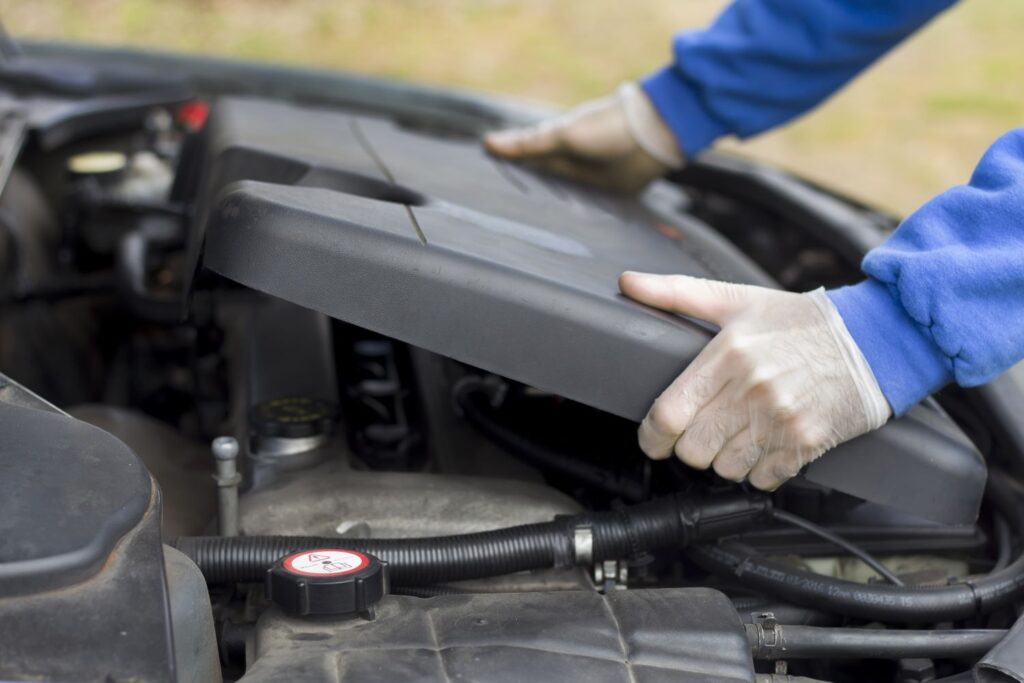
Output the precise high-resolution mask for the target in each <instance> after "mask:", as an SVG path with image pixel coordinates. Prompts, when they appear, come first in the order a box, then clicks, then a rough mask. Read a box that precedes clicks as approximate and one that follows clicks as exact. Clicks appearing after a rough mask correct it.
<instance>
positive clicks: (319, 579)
mask: <svg viewBox="0 0 1024 683" xmlns="http://www.w3.org/2000/svg"><path fill="white" fill-rule="evenodd" d="M387 590H388V576H387V564H386V563H385V562H382V561H381V560H378V559H377V558H376V557H374V556H373V555H366V554H364V553H360V552H357V551H355V550H346V549H344V548H317V549H315V550H303V551H302V552H298V553H292V554H291V555H288V556H287V557H283V558H281V559H280V560H278V561H277V562H276V563H275V564H274V566H273V567H271V568H270V569H269V570H268V571H267V597H269V598H270V599H271V600H273V601H274V602H275V603H277V604H278V605H279V606H280V607H281V609H282V610H284V611H285V613H287V614H291V615H293V616H309V615H327V614H333V615H343V614H364V615H367V614H372V612H373V606H374V605H375V604H377V603H378V602H379V601H380V599H381V598H382V597H384V595H385V594H386V593H387Z"/></svg>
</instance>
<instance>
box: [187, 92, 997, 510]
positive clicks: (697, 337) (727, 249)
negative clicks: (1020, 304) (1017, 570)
mask: <svg viewBox="0 0 1024 683" xmlns="http://www.w3.org/2000/svg"><path fill="white" fill-rule="evenodd" d="M206 154H207V170H206V178H207V182H206V185H205V193H206V194H205V195H204V197H202V198H201V199H200V207H201V209H200V220H199V222H198V227H199V228H200V229H202V228H205V234H204V232H203V231H202V230H200V231H199V232H197V233H196V234H195V235H193V236H192V243H191V252H192V256H193V259H194V260H195V262H196V264H197V265H198V264H199V262H200V261H201V262H202V263H203V264H205V266H206V267H208V268H210V269H212V270H214V271H216V272H217V273H220V274H221V275H223V276H225V277H227V278H229V279H232V280H235V281H237V282H239V283H242V284H244V285H246V286H249V287H251V288H254V289H257V290H260V291H264V292H267V293H269V294H272V295H274V296H276V297H280V298H283V299H286V300H288V301H291V302H294V303H297V304H299V305H301V306H305V307H308V308H312V309H315V310H317V311H321V312H323V313H326V314H327V315H330V316H332V317H335V318H339V319H342V320H345V321H348V322H351V323H354V324H356V325H359V326H361V327H365V328H368V329H371V330H373V331H375V332H379V333H381V334H385V335H388V336H390V337H394V338H396V339H400V340H402V341H405V342H408V343H410V344H413V345H415V346H418V347H422V348H425V349H427V350H430V351H433V352H436V353H439V354H443V355H445V356H449V357H452V358H455V359H457V360H460V361H463V362H466V363H469V364H471V365H474V366H477V367H480V368H483V369H485V370H489V371H492V372H495V373H498V374H501V375H504V376H506V377H510V378H512V379H515V380H518V381H521V382H524V383H526V384H529V385H532V386H535V387H538V388H541V389H545V390H548V391H551V392H554V393H558V394H560V395H563V396H566V397H568V398H571V399H574V400H576V401H579V402H581V403H585V404H587V405H590V406H593V407H596V408H599V409H601V410H605V411H607V412H610V413H614V414H616V415H620V416H623V417H626V418H629V419H633V420H637V421H639V420H640V419H641V418H642V417H643V415H644V414H645V412H646V411H647V409H648V407H649V406H650V404H651V402H652V401H653V399H654V398H655V397H656V396H657V395H658V394H659V393H660V392H661V391H662V389H663V388H664V387H665V386H666V385H667V384H668V383H669V382H670V381H671V380H672V379H673V378H674V377H676V376H677V375H678V374H679V372H681V371H682V369H683V368H685V367H686V365H687V364H689V363H690V362H691V361H692V360H693V358H694V357H696V355H697V354H698V353H699V352H700V350H701V349H702V348H703V347H704V345H705V344H706V343H707V341H708V340H709V339H710V338H711V335H712V334H713V333H714V328H712V327H710V326H708V325H706V324H705V323H702V322H699V321H692V320H688V319H684V318H681V317H679V316H674V315H668V314H665V313H662V312H659V311H655V310H653V309H650V308H647V307H645V306H642V305H640V304H637V303H636V302H633V301H630V300H628V299H626V298H625V297H623V296H622V295H621V294H619V292H618V287H617V278H618V276H619V274H620V273H621V272H622V271H624V270H642V271H648V272H656V273H684V274H687V275H693V276H697V277H706V278H712V279H719V280H727V281H731V282H743V283H750V284H760V285H766V286H772V285H773V283H772V281H771V279H770V278H769V277H768V276H767V275H766V274H765V273H764V272H763V271H761V270H760V269H759V268H758V267H757V266H756V265H754V264H753V263H752V262H751V261H750V259H748V258H747V257H746V256H745V255H744V254H742V253H740V252H739V251H738V250H737V249H736V248H735V247H734V246H732V245H731V244H730V243H728V242H726V241H725V240H724V239H723V238H721V237H720V236H719V235H718V234H717V233H715V232H714V231H713V230H711V229H710V228H709V227H708V226H706V225H704V224H703V223H701V222H700V221H697V220H695V219H693V218H692V217H690V216H688V215H687V214H686V213H685V210H684V207H685V198H684V196H683V195H682V194H681V193H680V191H679V190H677V189H676V188H674V187H672V186H670V185H668V184H665V183H655V184H654V186H653V187H652V188H651V189H650V190H649V191H648V192H647V193H646V194H645V195H644V197H643V198H642V199H641V200H637V199H632V198H628V197H623V196H615V195H610V194H608V193H601V192H597V191H595V190H592V189H590V188H586V187H581V186H577V185H574V184H572V183H568V182H566V181H562V180H558V179H553V178H550V177H546V176H542V175H538V174H535V173H533V172H530V171H528V170H526V169H524V168H521V167H518V166H515V165H512V164H508V163H505V162H502V161H498V160H495V159H492V158H490V157H488V156H486V155H485V154H484V153H483V152H482V151H481V149H480V146H479V144H478V143H477V142H476V141H475V140H467V139H463V138H457V139H451V138H443V137H440V136H436V135H428V134H425V133H422V132H412V131H409V130H405V129H403V128H400V127H398V126H397V125H395V124H393V123H389V122H386V121H382V120H379V119H371V118H367V117H359V116H351V115H346V114H343V113H337V112H330V111H325V110H316V109H312V108H299V107H294V106H290V105H285V104H277V103H268V102H265V101H255V100H240V99H225V100H222V101H220V102H218V103H217V105H216V107H215V108H214V113H213V116H212V118H211V121H210V123H209V127H208V130H207V151H206ZM204 244H205V252H204V251H203V246H204ZM936 420H938V422H940V423H942V425H941V426H942V427H943V429H942V430H940V432H938V433H935V434H931V431H932V425H934V424H938V423H937V422H936ZM922 425H923V426H922ZM914 435H917V436H921V437H922V438H912V437H914ZM933 437H934V438H933ZM897 446H898V447H899V448H900V449H903V450H896V447H897ZM826 462H827V465H826V464H825V463H826ZM869 462H870V463H871V467H867V466H866V465H867V464H868V463H869ZM806 476H807V477H808V478H809V479H811V480H812V481H815V482H817V483H820V484H823V485H826V486H829V487H832V488H835V489H837V490H840V491H844V492H847V493H851V494H853V495H856V496H859V497H862V498H865V499H867V500H871V501H873V502H877V503H881V504H885V505H892V506H895V507H898V508H901V509H904V510H907V511H909V512H912V513H914V514H917V515H920V516H922V517H926V518H931V519H936V520H939V521H942V522H946V523H953V524H967V523H971V522H973V520H974V518H975V516H976V515H977V511H978V505H979V504H980V500H981V495H982V489H983V486H984V480H985V467H984V463H983V462H982V461H981V459H980V457H979V456H978V454H977V453H976V451H975V450H974V449H973V447H972V446H971V445H970V443H969V442H968V441H967V440H966V439H965V438H964V437H963V435H962V434H960V433H959V431H958V430H957V429H956V428H955V427H954V426H952V424H951V423H949V421H948V420H947V419H946V418H944V417H941V416H938V415H932V414H931V413H928V412H927V409H920V408H919V409H915V410H914V411H912V413H911V415H910V416H908V418H905V419H904V420H899V421H896V422H893V423H891V424H890V425H888V426H886V427H885V428H883V430H881V432H879V433H876V434H872V435H869V436H867V437H863V438H862V439H859V440H857V441H854V442H852V443H851V444H847V445H844V446H842V447H840V448H838V449H836V450H834V451H833V452H832V453H830V454H829V455H828V456H827V458H826V459H823V460H821V461H819V462H818V463H815V464H813V465H811V466H810V468H809V469H808V471H807V473H806ZM911 488H912V489H914V490H915V491H917V492H919V494H917V493H915V494H914V495H908V489H911Z"/></svg>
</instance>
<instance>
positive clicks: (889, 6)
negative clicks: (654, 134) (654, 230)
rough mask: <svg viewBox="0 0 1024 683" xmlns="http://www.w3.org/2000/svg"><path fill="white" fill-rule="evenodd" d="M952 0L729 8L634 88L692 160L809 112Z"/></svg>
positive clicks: (767, 2) (788, 1)
mask: <svg viewBox="0 0 1024 683" xmlns="http://www.w3.org/2000/svg"><path fill="white" fill-rule="evenodd" d="M954 2H955V0H735V1H734V2H733V3H732V4H731V5H729V7H727V8H726V9H725V11H724V12H723V13H722V14H721V16H719V17H718V19H716V20H715V22H714V23H713V24H712V25H711V26H710V27H708V28H706V29H704V30H700V31H689V32H684V33H680V34H679V35H677V36H676V37H675V40H674V43H673V52H674V56H675V59H674V62H673V64H671V65H670V66H668V67H666V68H664V69H662V70H660V71H657V72H655V73H654V74H652V75H650V76H648V77H647V78H645V79H643V81H642V85H643V87H644V89H645V91H646V92H647V94H648V96H649V97H650V98H651V101H652V102H653V103H654V105H655V107H656V108H657V109H658V111H659V113H660V114H661V116H662V118H664V119H665V121H666V123H667V124H668V125H669V127H670V128H671V129H672V131H673V132H674V133H675V135H676V139H677V140H678V141H679V146H680V148H681V149H682V151H683V153H684V154H685V155H687V156H693V155H695V154H697V153H698V152H700V151H701V150H702V149H704V148H705V147H707V146H708V145H709V144H711V143H712V142H713V141H714V140H715V139H716V138H718V137H721V136H724V135H730V134H731V135H737V136H739V137H749V136H751V135H755V134H757V133H760V132H762V131H764V130H767V129H769V128H772V127H773V126H777V125H779V124H781V123H785V122H786V121H789V120H791V119H793V118H795V117H796V116H798V115H800V114H802V113H804V112H806V111H807V110H809V109H811V108H812V107H814V106H815V105H817V104H818V103H820V102H821V101H822V100H824V99H825V98H826V97H828V96H829V95H831V94H832V93H833V92H835V91H836V90H837V89H839V88H840V87H841V86H842V85H843V84H845V83H846V82H847V81H849V80H850V79H851V78H853V77H854V76H855V75H857V74H858V73H860V72H861V71H862V70H863V69H864V68H866V67H867V66H868V65H869V64H871V63H872V62H873V61H875V60H876V59H878V58H879V57H880V56H882V55H883V54H885V53H886V52H887V51H888V50H889V49H891V48H892V47H893V46H895V45H896V44H898V43H899V42H900V41H901V40H903V39H904V38H906V37H907V36H908V35H910V34H911V33H913V32H914V31H916V30H917V29H919V28H920V27H921V26H923V25H924V24H925V23H927V22H928V20H929V19H931V18H932V17H934V16H935V15H936V14H938V13H939V12H941V11H942V10H944V9H946V8H947V7H949V6H950V5H952V4H954Z"/></svg>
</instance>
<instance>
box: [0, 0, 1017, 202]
mask: <svg viewBox="0 0 1024 683" xmlns="http://www.w3.org/2000/svg"><path fill="white" fill-rule="evenodd" d="M723 4H724V2H723V0H631V1H630V2H628V3H624V2H621V1H620V0H340V1H339V0H292V1H289V2H281V1H277V2H275V1H273V0H34V1H32V2H26V1H25V0H0V17H2V19H3V21H4V23H5V25H6V27H7V29H8V30H9V31H10V32H11V33H12V34H14V35H15V36H26V37H29V36H31V37H38V38H59V39H67V40H74V41H87V42H95V43H104V44H118V45H135V46H140V47H146V48H155V49H170V50H178V51H185V52H198V53H206V54H215V55H226V56H233V57H240V58H245V59H259V60H267V61H272V62H287V63H296V64H308V65H316V66H322V67H329V68H336V69H344V70H349V71H356V72H362V73H368V74H378V75H382V76H387V77H391V78H399V79H405V80H413V81H419V82H425V83H434V84H442V85H452V86H457V87H461V88H471V89H476V90H484V91H490V92H498V93H504V94H510V95H514V96H519V97H522V98H526V99H530V100H535V101H544V102H554V103H558V104H564V105H570V104H573V103H575V102H578V101H581V100H584V99H587V98H590V97H595V96H599V95H602V94H605V93H607V92H609V91H610V90H611V89H613V88H614V87H615V85H616V84H617V83H619V82H620V81H622V80H624V79H627V78H631V77H636V76H638V75H641V74H644V73H646V72H648V71H650V70H653V69H655V68H657V67H658V66H659V65H661V64H663V63H664V62H665V61H666V60H667V59H668V58H669V39H670V37H671V35H672V33H673V32H674V31H676V30H679V29H682V28H687V27H698V26H702V25H704V24H706V23H707V22H708V21H710V20H711V19H712V18H713V17H714V15H715V14H716V13H717V12H718V11H719V10H720V9H721V8H722V6H723ZM1021 26H1024V3H1019V2H1009V1H1006V0H972V1H971V2H966V1H965V2H961V3H960V5H959V6H957V7H956V8H955V9H954V10H952V11H951V12H949V13H947V14H946V15H944V16H942V17H940V18H939V19H938V20H937V21H936V22H934V23H933V24H932V25H930V26H929V27H928V28H927V29H926V30H925V31H924V32H922V33H921V34H919V35H918V36H917V37H915V38H914V39H912V40H911V41H909V42H908V43H907V44H906V45H904V46H902V47H901V48H899V49H898V50H896V51H894V52H893V53H892V54H891V55H889V56H888V57H886V58H885V59H884V60H882V62H880V63H879V64H878V65H876V66H875V67H874V68H872V69H871V70H870V71H869V72H868V73H866V74H865V75H864V76H862V77H861V78H860V79H859V80H858V81H856V82H855V83H854V84H853V85H852V86H850V87H848V88H847V89H846V90H844V91H843V92H842V93H840V94H839V95H838V96H836V97H834V98H832V99H831V100H830V101H829V102H827V103H826V104H825V105H824V106H823V107H821V108H820V109H818V110H817V111H816V112H813V113H812V114H811V115H809V116H806V117H804V118H803V119H801V120H800V121H798V122H796V123H794V124H792V125H790V126H787V127H786V128H784V129H781V130H779V131H775V132H772V133H770V134H767V135H764V136H761V137H760V138H758V139H757V140H754V141H750V142H747V143H743V144H742V145H741V148H742V149H743V150H744V152H745V153H747V154H750V155H753V156H756V157H759V158H762V159H767V160H769V161H772V162H775V163H778V164H780V165H783V166H785V167H788V168H791V169H794V170H797V171H799V172H801V173H804V174H806V175H808V176H810V177H812V178H815V179H816V180H819V181H820V182H823V183H825V184H828V185H831V186H834V187H838V188H840V189H843V190H845V191H847V192H849V193H851V194H853V195H855V196H858V197H861V198H863V199H866V200H868V201H870V202H873V203H875V204H879V205H881V206H884V207H887V208H890V209H893V210H896V211H900V212H906V211H910V210H912V209H913V208H915V207H916V206H917V205H919V204H920V203H921V202H922V201H924V200H926V199H927V198H928V197H930V196H931V195H933V194H935V193H936V192H939V191H941V190H942V189H944V188H945V187H948V186H950V185H953V184H956V183H960V182H964V181H966V180H967V178H968V177H969V175H970V171H971V169H972V168H973V166H974V163H975V162H976V161H977V159H978V157H979V156H980V155H981V153H982V152H983V151H984V149H985V147H987V145H988V144H989V143H990V142H991V141H992V140H993V139H995V137H996V136H998V135H999V134H1000V133H1002V132H1004V131H1006V130H1008V129H1010V128H1012V127H1014V126H1017V125H1021V124H1022V123H1024V84H1022V83H1021V76H1020V75H1021V73H1024V50H1021V49H1020V42H1019V41H1020V38H1019V33H1020V27H1021ZM725 146H728V147H730V148H733V147H736V146H737V143H734V142H727V143H725Z"/></svg>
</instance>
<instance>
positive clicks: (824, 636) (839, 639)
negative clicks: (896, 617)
mask: <svg viewBox="0 0 1024 683" xmlns="http://www.w3.org/2000/svg"><path fill="white" fill-rule="evenodd" d="M746 630H747V640H748V641H750V649H751V652H752V654H753V656H754V659H767V660H775V659H907V658H924V659H935V658H939V659H960V658H972V659H976V658H978V657H980V656H981V655H983V654H985V653H986V652H988V651H989V650H991V649H992V648H993V647H995V646H996V644H997V643H999V641H1000V640H1002V639H1003V637H1004V636H1006V631H1005V630H1003V629H975V630H963V629H961V630H956V631H897V630H891V629H866V628H820V627H817V626H782V625H773V626H772V627H770V628H766V627H764V626H762V624H747V625H746Z"/></svg>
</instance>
